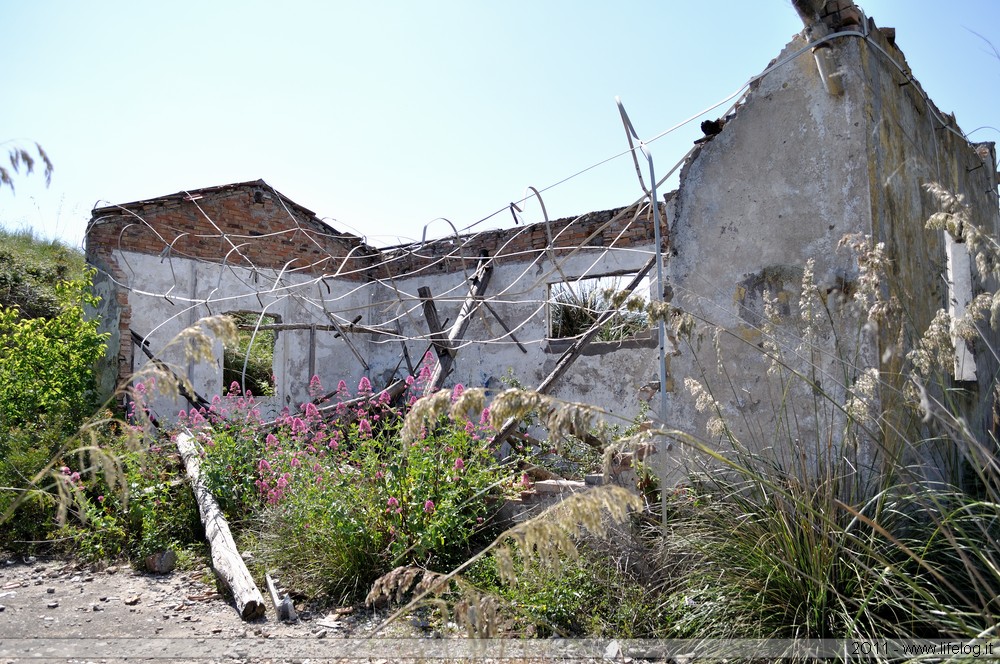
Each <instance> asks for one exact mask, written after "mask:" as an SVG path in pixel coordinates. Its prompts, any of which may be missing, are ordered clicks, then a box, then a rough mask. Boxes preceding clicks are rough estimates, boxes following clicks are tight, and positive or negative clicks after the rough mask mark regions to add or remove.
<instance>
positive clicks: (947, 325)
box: [906, 309, 955, 378]
mask: <svg viewBox="0 0 1000 664" xmlns="http://www.w3.org/2000/svg"><path fill="white" fill-rule="evenodd" d="M951 327H952V326H951V316H950V315H949V314H948V312H947V311H945V310H944V309H938V312H937V314H935V315H934V319H933V320H932V321H931V323H930V325H928V326H927V329H926V330H924V333H923V334H922V335H921V336H920V338H919V339H917V344H916V347H914V349H913V350H911V351H910V352H909V353H907V354H906V359H907V360H909V361H910V364H912V365H913V368H914V371H915V372H916V373H917V375H919V376H922V377H924V378H927V377H930V376H931V375H932V374H933V373H937V372H941V371H944V370H946V369H947V367H949V366H950V365H951V362H952V361H953V360H952V358H953V357H954V352H955V346H954V344H953V342H952V339H951Z"/></svg>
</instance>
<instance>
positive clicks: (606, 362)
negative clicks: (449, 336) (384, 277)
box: [371, 228, 657, 420]
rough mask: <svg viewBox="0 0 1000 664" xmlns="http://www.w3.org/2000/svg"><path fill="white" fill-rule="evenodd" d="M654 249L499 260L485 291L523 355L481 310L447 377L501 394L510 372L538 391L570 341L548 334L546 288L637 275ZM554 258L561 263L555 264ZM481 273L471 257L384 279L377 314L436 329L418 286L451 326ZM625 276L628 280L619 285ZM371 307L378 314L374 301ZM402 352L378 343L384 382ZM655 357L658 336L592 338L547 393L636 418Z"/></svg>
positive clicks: (414, 351) (416, 348) (412, 347)
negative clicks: (460, 263)
mask: <svg viewBox="0 0 1000 664" xmlns="http://www.w3.org/2000/svg"><path fill="white" fill-rule="evenodd" d="M646 232H647V233H648V234H649V235H652V232H651V229H648V228H647V230H646ZM652 251H653V246H652V243H648V244H646V245H645V246H643V245H630V246H627V247H620V248H613V247H582V248H579V249H575V250H568V249H560V250H556V251H553V252H552V253H551V255H549V254H546V253H545V252H541V251H537V252H534V253H528V254H525V255H522V256H518V257H516V258H506V259H501V260H498V261H496V263H495V267H494V270H493V274H492V276H491V278H490V282H489V287H488V288H487V290H486V292H485V294H484V297H485V298H487V299H488V300H489V302H490V304H491V305H492V307H493V308H494V309H495V310H496V312H497V313H498V314H499V315H500V317H501V318H502V319H503V320H504V322H505V323H506V324H507V325H508V326H509V327H510V328H511V329H513V331H514V334H515V336H517V338H518V339H519V340H521V341H522V343H523V345H524V347H525V349H526V351H527V352H524V351H522V350H521V349H520V348H518V346H517V344H515V343H514V342H513V341H512V340H511V339H510V338H509V337H508V336H506V333H505V330H504V329H503V327H502V326H501V325H500V324H499V323H498V322H497V320H496V319H495V318H494V317H493V315H492V314H491V313H490V312H488V311H487V309H486V308H485V307H482V306H481V307H480V308H479V309H478V311H477V313H476V315H475V317H474V319H473V322H472V323H471V325H470V326H469V328H468V330H467V331H466V333H465V335H464V337H463V339H464V342H465V343H463V345H462V347H461V348H460V349H459V351H458V353H457V356H456V362H455V367H454V370H453V372H452V373H451V374H450V375H449V376H448V377H447V381H446V384H448V385H453V384H455V383H462V384H464V385H467V386H475V387H483V386H485V387H488V388H490V389H492V390H497V391H499V390H503V389H505V388H506V387H507V385H506V384H505V383H504V378H505V377H506V376H507V375H508V374H510V375H512V376H513V377H514V378H516V379H517V380H518V381H519V382H520V383H521V384H522V385H523V386H525V387H527V388H532V389H533V388H534V387H536V386H537V385H538V384H539V383H541V382H542V380H543V379H544V378H545V377H546V376H547V375H548V374H549V373H550V372H551V371H552V369H553V368H554V367H555V364H556V361H557V360H558V359H559V357H560V356H561V354H562V352H563V350H565V348H566V347H567V346H568V345H569V343H568V342H566V341H562V342H558V341H552V340H549V339H547V338H546V337H548V336H549V333H548V330H549V327H548V326H549V321H548V306H547V304H546V302H547V299H548V289H549V284H551V283H556V282H560V281H563V280H564V277H565V278H569V279H575V278H577V277H581V276H602V275H609V274H623V273H634V272H636V271H638V270H639V269H640V268H641V267H642V266H643V264H645V263H646V262H647V261H648V259H649V256H650V255H651V253H652ZM550 256H551V258H550ZM555 263H558V266H559V267H558V269H557V268H556V265H555ZM475 269H476V262H475V260H470V261H468V263H467V272H463V271H448V272H437V271H433V270H429V271H427V272H426V273H417V274H410V275H404V276H401V277H398V278H395V279H393V280H392V281H391V282H389V281H382V282H381V283H380V284H379V285H378V286H377V287H376V289H375V291H374V293H373V300H374V301H375V302H378V303H384V304H382V305H381V306H382V307H383V309H382V312H381V313H376V314H375V315H376V317H378V318H392V317H395V316H397V315H399V314H401V313H403V314H404V315H405V318H404V321H405V324H404V329H406V330H408V331H409V334H410V335H411V336H412V335H420V336H423V337H426V336H427V335H429V333H430V330H429V328H428V326H427V321H426V319H425V318H424V314H423V307H422V302H421V300H420V298H419V297H418V295H417V291H418V289H419V288H420V287H421V286H427V287H429V288H430V289H431V292H432V295H433V296H434V300H435V306H436V308H437V310H438V315H439V317H440V318H441V320H442V321H444V320H445V319H449V320H450V322H449V324H448V325H447V326H446V328H448V327H450V326H451V324H453V323H454V322H455V320H456V319H457V317H458V313H459V311H460V309H461V307H462V303H463V301H464V300H465V298H466V296H467V295H468V291H469V283H468V280H467V275H468V276H471V275H472V274H473V273H474V272H475ZM560 270H561V272H560ZM650 276H651V280H650V283H652V277H653V276H654V273H652V272H651V274H650ZM627 280H628V278H624V279H622V282H623V283H622V285H624V282H626V281H627ZM636 294H642V295H644V296H645V297H647V298H648V297H649V287H648V286H647V287H646V289H645V292H640V291H636ZM375 309H376V311H378V306H376V307H375ZM428 346H429V343H428V342H427V341H426V340H424V339H420V340H411V341H408V342H407V348H408V350H409V354H410V356H411V357H412V358H413V359H414V360H416V359H418V358H419V357H420V356H421V354H422V353H423V352H424V351H426V350H427V348H428ZM399 353H400V348H399V343H398V341H395V340H382V341H378V342H373V343H372V345H371V356H372V358H373V361H372V363H373V366H378V367H380V368H381V370H382V373H381V376H380V378H381V379H382V380H383V381H387V376H388V374H389V373H391V372H392V370H393V369H394V368H395V367H396V366H397V364H398V362H399ZM656 356H657V350H656V346H655V340H654V339H653V338H652V337H649V338H647V339H644V340H639V341H627V342H622V343H616V342H594V343H592V345H591V347H590V348H589V349H588V351H586V352H584V353H583V354H582V355H581V357H580V358H579V359H578V360H577V361H576V363H575V364H574V365H573V367H572V368H571V369H570V371H569V372H568V373H567V374H566V375H565V376H563V378H562V379H561V380H559V381H557V382H556V384H555V385H554V386H553V389H552V390H551V392H550V393H551V394H552V395H553V396H556V397H558V398H561V399H565V400H567V401H583V402H585V403H588V404H592V405H595V406H597V407H600V408H602V409H605V410H607V411H608V412H610V413H612V414H614V415H615V416H618V417H620V418H623V419H624V420H631V419H632V418H634V417H635V416H636V415H637V414H638V412H639V410H640V401H639V396H638V394H637V392H638V389H639V388H640V387H641V386H642V385H644V384H645V383H648V382H649V381H651V380H654V379H656V376H657V373H656V368H655V367H656V366H657V364H656V362H655V358H656ZM404 368H405V367H404Z"/></svg>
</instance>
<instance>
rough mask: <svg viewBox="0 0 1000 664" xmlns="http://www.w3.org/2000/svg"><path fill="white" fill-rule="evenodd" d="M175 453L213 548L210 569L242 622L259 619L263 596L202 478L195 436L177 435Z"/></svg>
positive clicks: (261, 612)
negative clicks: (186, 477) (185, 472)
mask: <svg viewBox="0 0 1000 664" xmlns="http://www.w3.org/2000/svg"><path fill="white" fill-rule="evenodd" d="M177 451H178V452H180V453H181V458H182V459H184V467H185V468H186V469H187V476H188V479H189V480H190V481H191V490H192V491H193V492H194V497H195V500H197V501H198V512H199V514H200V515H201V523H202V525H204V526H205V539H207V540H208V543H209V546H210V547H211V549H212V569H214V570H215V574H216V576H218V577H219V580H220V581H221V582H222V584H223V585H224V586H226V587H227V588H229V590H230V591H231V592H232V593H233V600H235V602H236V609H237V610H238V611H239V612H240V617H242V618H243V620H254V619H255V618H260V617H262V616H263V615H264V610H265V605H264V596H263V595H261V594H260V590H258V589H257V584H256V583H254V580H253V577H252V576H250V570H248V569H247V566H246V563H244V562H243V558H242V557H241V556H240V552H239V551H238V550H237V549H236V542H235V541H234V540H233V534H232V533H231V532H230V530H229V524H228V523H226V518H225V517H224V516H223V515H222V510H221V509H219V504H218V503H217V502H216V501H215V498H213V497H212V493H211V492H210V491H209V490H208V487H206V486H205V483H204V482H203V481H202V479H201V459H200V458H199V456H198V446H197V444H196V443H195V440H194V437H193V436H192V435H191V434H189V433H187V432H182V433H179V434H177Z"/></svg>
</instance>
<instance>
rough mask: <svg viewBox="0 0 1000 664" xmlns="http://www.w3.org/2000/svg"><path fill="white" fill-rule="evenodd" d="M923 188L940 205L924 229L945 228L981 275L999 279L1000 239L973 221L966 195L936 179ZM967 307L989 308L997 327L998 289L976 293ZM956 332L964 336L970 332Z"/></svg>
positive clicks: (992, 324)
mask: <svg viewBox="0 0 1000 664" xmlns="http://www.w3.org/2000/svg"><path fill="white" fill-rule="evenodd" d="M924 189H926V190H927V191H929V192H930V193H931V194H933V196H934V197H935V198H936V199H937V201H938V203H939V204H940V206H941V211H940V212H935V213H934V214H932V215H931V217H930V219H928V220H927V229H928V230H940V231H945V232H947V233H948V234H949V235H951V237H952V239H954V240H955V242H961V243H964V244H965V246H966V247H967V248H968V251H969V254H970V255H971V256H972V257H973V259H974V262H975V265H976V271H977V272H978V273H979V276H980V278H983V279H985V278H988V277H993V278H998V279H1000V242H998V241H997V239H996V238H995V237H993V236H992V235H991V234H989V233H987V232H985V231H983V229H982V228H980V227H979V225H978V224H976V223H974V222H973V220H972V210H971V208H970V207H969V205H968V204H967V203H966V202H965V197H964V196H962V195H961V194H954V193H952V192H950V191H948V190H947V189H945V188H944V187H942V186H941V185H940V184H938V183H936V182H931V183H928V184H925V185H924ZM968 309H969V311H970V313H971V312H973V311H976V312H981V311H983V310H985V309H989V310H990V325H991V326H992V327H993V328H994V329H996V328H998V327H1000V291H994V292H991V293H983V294H981V295H979V296H977V297H976V298H975V299H974V300H973V302H972V304H970V305H969V307H968ZM960 325H961V324H960ZM959 334H962V336H963V337H966V335H967V334H971V332H969V331H963V332H959ZM966 338H967V337H966Z"/></svg>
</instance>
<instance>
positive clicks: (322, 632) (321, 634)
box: [316, 629, 329, 639]
mask: <svg viewBox="0 0 1000 664" xmlns="http://www.w3.org/2000/svg"><path fill="white" fill-rule="evenodd" d="M327 634H329V632H328V631H327V630H325V629H321V630H319V631H318V632H316V638H317V639H325V638H326V635H327Z"/></svg>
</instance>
